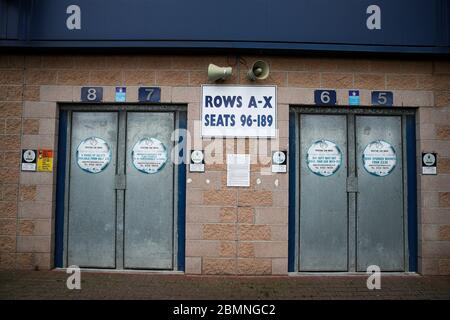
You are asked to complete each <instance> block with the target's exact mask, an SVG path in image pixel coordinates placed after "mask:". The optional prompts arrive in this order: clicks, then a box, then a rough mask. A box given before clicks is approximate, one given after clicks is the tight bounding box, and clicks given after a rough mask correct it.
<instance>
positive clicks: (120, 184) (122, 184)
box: [115, 174, 127, 190]
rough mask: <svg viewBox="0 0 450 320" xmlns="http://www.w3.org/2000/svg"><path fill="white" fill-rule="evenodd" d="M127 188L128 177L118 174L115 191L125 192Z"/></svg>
mask: <svg viewBox="0 0 450 320" xmlns="http://www.w3.org/2000/svg"><path fill="white" fill-rule="evenodd" d="M126 188H127V176H126V175H124V174H116V177H115V189H116V190H125V189H126Z"/></svg>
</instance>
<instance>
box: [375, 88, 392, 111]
mask: <svg viewBox="0 0 450 320" xmlns="http://www.w3.org/2000/svg"><path fill="white" fill-rule="evenodd" d="M393 104H394V95H393V94H392V92H391V91H372V105H373V106H389V107H390V106H392V105H393Z"/></svg>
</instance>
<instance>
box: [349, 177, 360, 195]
mask: <svg viewBox="0 0 450 320" xmlns="http://www.w3.org/2000/svg"><path fill="white" fill-rule="evenodd" d="M347 192H358V177H347Z"/></svg>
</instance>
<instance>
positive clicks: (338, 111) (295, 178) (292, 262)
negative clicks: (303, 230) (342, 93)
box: [288, 105, 418, 273]
mask: <svg viewBox="0 0 450 320" xmlns="http://www.w3.org/2000/svg"><path fill="white" fill-rule="evenodd" d="M416 111H417V110H416V108H395V107H389V108H383V107H379V108H368V107H348V106H347V107H317V106H295V105H291V106H289V219H288V220H289V222H288V272H296V273H297V272H300V271H299V252H300V251H299V250H300V248H299V240H300V238H299V229H300V221H299V215H300V212H299V210H300V190H299V189H300V171H299V168H300V166H299V152H300V150H299V149H300V148H299V147H298V146H299V145H300V130H299V129H300V128H299V116H300V115H301V114H312V115H345V116H346V118H347V124H348V123H349V122H351V121H353V122H354V119H355V117H354V116H356V115H362V116H371V115H372V116H377V115H378V116H389V115H390V116H401V122H402V153H403V186H404V187H403V216H404V229H403V230H404V266H405V267H404V272H417V256H418V248H417V243H418V232H417V228H418V221H417V172H416V161H417V160H416ZM348 115H353V117H348ZM349 119H350V120H349ZM348 129H350V128H348ZM350 136H351V135H350ZM350 139H354V138H352V137H350ZM348 155H349V158H350V157H352V156H353V158H354V150H349V151H348ZM351 197H354V195H352V194H351V193H350V199H351ZM353 203H354V202H353ZM354 204H355V205H356V203H354ZM350 205H353V204H352V202H351V201H350ZM349 209H350V207H349ZM355 213H356V211H355ZM355 219H356V215H355V216H354V217H352V216H349V224H351V223H353V224H354V225H355V224H356V221H355ZM349 230H350V228H349ZM350 237H353V238H355V235H353V234H352V233H351V232H349V244H348V245H349V248H348V256H349V260H350V259H351V257H352V256H353V257H354V254H355V251H356V241H355V240H354V239H353V241H351V240H352V239H350ZM351 243H353V244H354V245H353V246H352V247H350V244H351ZM348 266H349V270H348V271H347V272H346V273H355V272H356V260H355V259H353V261H349V263H348ZM303 273H321V272H303ZM322 273H323V272H322ZM326 273H330V272H326ZM331 273H332V272H331ZM340 273H341V272H340ZM344 273H345V272H344Z"/></svg>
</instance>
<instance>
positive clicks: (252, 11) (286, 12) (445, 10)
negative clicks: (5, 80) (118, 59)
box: [0, 0, 450, 53]
mask: <svg viewBox="0 0 450 320" xmlns="http://www.w3.org/2000/svg"><path fill="white" fill-rule="evenodd" d="M0 2H2V3H5V2H6V3H9V2H10V1H9V0H0ZM26 2H27V3H29V4H31V6H32V7H31V8H29V9H22V11H23V12H21V14H22V15H23V16H26V19H21V21H22V20H23V21H22V23H23V24H27V28H25V32H23V33H22V34H20V37H19V40H21V41H12V42H8V41H2V42H0V46H10V47H50V48H57V47H68V48H70V47H77V48H106V47H108V48H113V47H132V48H200V49H210V48H229V49H275V50H315V51H365V52H401V53H404V52H412V53H450V49H449V45H450V39H449V31H448V29H449V15H450V9H449V6H450V5H449V4H448V0H395V1H392V0H376V1H374V0H341V1H335V0H277V1H273V0H272V1H271V0H249V1H241V0H228V1H222V0H196V1H181V0H95V1H92V0H40V1H26ZM69 5H77V6H78V7H79V8H80V11H81V14H80V19H81V20H80V21H81V23H80V26H81V28H80V29H73V30H69V28H67V26H66V20H67V18H68V17H69V16H70V14H67V13H66V10H67V8H68V6H69ZM369 5H377V6H379V7H380V9H381V29H380V30H369V29H368V28H367V27H366V20H367V18H368V16H369V14H367V13H366V10H367V8H368V6H369ZM28 11H29V12H28ZM25 20H26V21H25Z"/></svg>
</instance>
